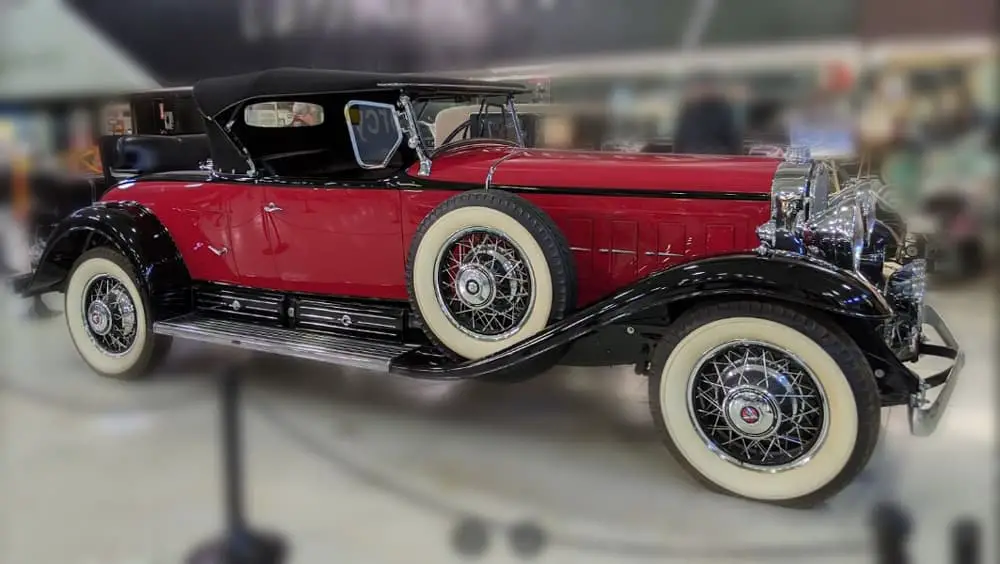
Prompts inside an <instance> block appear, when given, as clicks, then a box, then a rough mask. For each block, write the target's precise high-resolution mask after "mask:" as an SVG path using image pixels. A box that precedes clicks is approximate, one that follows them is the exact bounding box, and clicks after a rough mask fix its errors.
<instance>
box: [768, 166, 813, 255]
mask: <svg viewBox="0 0 1000 564" xmlns="http://www.w3.org/2000/svg"><path fill="white" fill-rule="evenodd" d="M811 170H812V164H810V163H800V162H788V161H786V162H783V163H781V164H779V165H778V168H777V170H775V172H774V179H773V180H772V181H771V218H770V221H768V223H765V224H764V225H761V226H760V227H759V228H758V229H757V236H758V237H760V240H761V243H763V244H764V245H768V246H771V247H774V246H775V244H776V240H775V238H776V236H777V235H778V234H779V233H782V232H793V231H795V230H796V229H798V228H799V227H800V226H801V225H802V222H803V221H804V219H805V218H806V217H807V215H808V210H807V209H806V199H807V198H808V196H809V174H810V171H811Z"/></svg>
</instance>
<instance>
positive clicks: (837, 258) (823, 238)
mask: <svg viewBox="0 0 1000 564" xmlns="http://www.w3.org/2000/svg"><path fill="white" fill-rule="evenodd" d="M873 227H874V224H873ZM865 229H866V228H865V223H864V219H863V217H862V213H861V208H860V206H858V205H857V203H856V202H854V201H853V200H852V199H850V198H845V199H844V200H842V201H839V202H835V203H834V202H831V205H830V206H829V207H827V208H826V209H825V210H823V211H822V212H820V213H818V214H816V215H815V216H814V217H813V218H811V219H810V220H809V221H808V222H807V223H806V225H805V227H804V229H803V230H802V232H803V242H804V243H805V245H806V247H807V248H811V249H815V250H816V251H817V252H818V253H819V254H820V256H822V257H823V258H825V259H826V260H828V261H830V262H832V263H833V264H835V265H837V266H839V267H841V268H847V269H850V270H858V269H859V268H860V267H861V254H862V253H863V252H864V249H865V244H866V242H867V241H866V230H865Z"/></svg>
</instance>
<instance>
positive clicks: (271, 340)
mask: <svg viewBox="0 0 1000 564" xmlns="http://www.w3.org/2000/svg"><path fill="white" fill-rule="evenodd" d="M153 332H154V333H156V334H157V335H167V336H170V337H175V338H178V339H190V340H194V341H201V342H203V343H209V344H213V345H223V346H230V347H238V348H241V349H248V350H253V351H258V352H263V353H269V354H276V355H281V356H290V357H295V358H302V359H305V360H313V361H316V362H324V363H327V364H335V365H337V366H346V367H351V368H359V369H362V370H373V371H377V372H388V371H389V365H390V363H391V362H392V359H394V358H396V357H397V356H399V355H401V354H404V353H407V352H409V351H411V350H413V349H415V348H417V346H416V345H404V344H400V343H392V342H385V341H374V340H364V339H357V338H345V337H340V336H334V335H324V334H320V333H313V332H308V331H297V330H292V329H284V328H281V327H266V326H262V325H255V324H252V323H242V322H238V321H228V320H223V319H214V318H211V317H206V316H203V315H198V314H190V315H185V316H182V317H178V318H174V319H170V320H167V321H158V322H156V323H154V324H153Z"/></svg>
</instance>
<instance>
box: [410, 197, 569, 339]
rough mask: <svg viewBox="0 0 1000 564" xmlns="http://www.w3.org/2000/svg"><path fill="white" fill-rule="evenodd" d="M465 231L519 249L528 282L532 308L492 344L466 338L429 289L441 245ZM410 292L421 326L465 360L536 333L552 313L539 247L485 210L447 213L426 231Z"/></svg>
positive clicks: (494, 212) (507, 220)
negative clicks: (489, 233)
mask: <svg viewBox="0 0 1000 564" xmlns="http://www.w3.org/2000/svg"><path fill="white" fill-rule="evenodd" d="M469 227H489V228H492V229H495V230H497V231H500V232H502V233H504V234H505V235H506V236H507V237H508V238H509V239H511V240H512V241H513V242H514V243H516V244H517V246H518V247H520V250H521V251H523V253H524V257H523V258H524V260H525V261H527V262H528V264H529V266H530V268H531V272H532V275H533V278H534V286H533V288H532V291H533V292H534V293H535V295H534V303H533V305H532V308H531V310H530V311H529V312H528V313H527V317H526V318H525V320H524V322H523V324H522V326H521V328H520V329H519V330H518V331H517V332H516V333H514V334H513V335H511V336H510V337H508V338H506V339H502V340H496V341H484V340H478V339H475V338H474V337H471V336H469V335H467V334H466V333H464V332H462V331H461V330H460V329H458V328H457V327H455V325H454V324H453V323H452V322H451V320H450V319H448V316H447V315H446V314H445V313H444V312H443V311H442V310H441V306H440V304H439V303H438V301H437V296H436V293H435V288H434V281H435V279H436V276H435V272H434V267H435V264H436V262H437V257H438V255H439V253H440V252H441V249H442V247H443V246H444V245H445V243H446V242H447V240H448V239H449V238H450V237H451V236H452V235H454V234H455V233H456V232H458V231H461V230H462V229H466V228H469ZM413 293H414V298H415V300H416V302H417V306H418V307H419V308H420V315H421V317H422V318H423V322H424V323H425V324H426V325H427V327H428V328H429V329H430V331H431V332H433V333H434V335H435V336H436V337H437V338H438V339H439V340H440V341H441V343H442V344H443V345H444V346H446V347H448V349H450V350H451V351H453V352H454V353H456V354H458V355H461V356H463V357H465V358H469V359H477V358H482V357H485V356H489V355H490V354H493V353H495V352H497V351H500V350H503V349H505V348H507V347H510V346H511V345H514V344H516V343H519V342H521V341H523V340H524V339H527V338H528V337H530V336H532V335H534V334H535V333H538V332H539V331H541V330H542V329H544V328H545V326H546V325H547V324H548V321H549V316H550V314H551V313H552V299H553V289H552V273H551V272H550V270H549V265H548V261H547V260H546V259H545V254H544V252H543V251H542V248H541V246H540V245H539V244H538V242H537V241H535V238H534V237H533V236H532V235H531V233H530V232H529V231H528V230H527V229H526V228H525V227H524V226H523V225H521V224H520V223H519V222H518V221H517V220H515V219H514V218H512V217H510V216H509V215H507V214H505V213H503V212H501V211H498V210H495V209H492V208H487V207H481V206H468V207H461V208H457V209H455V210H452V211H450V212H448V213H446V214H444V215H443V216H441V217H440V218H439V219H438V220H437V221H435V222H434V223H433V224H432V225H431V226H430V228H428V229H427V230H426V231H425V232H424V234H423V238H421V240H420V242H419V244H418V247H417V252H416V255H415V256H414V261H413Z"/></svg>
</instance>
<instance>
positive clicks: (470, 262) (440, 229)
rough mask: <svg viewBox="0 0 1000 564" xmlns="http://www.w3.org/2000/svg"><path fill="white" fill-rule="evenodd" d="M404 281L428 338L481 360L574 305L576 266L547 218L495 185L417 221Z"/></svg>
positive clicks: (457, 354)
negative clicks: (418, 222) (494, 187)
mask: <svg viewBox="0 0 1000 564" xmlns="http://www.w3.org/2000/svg"><path fill="white" fill-rule="evenodd" d="M406 282H407V289H408V291H409V297H410V302H411V304H412V306H413V311H414V315H415V316H416V317H417V320H418V322H419V324H420V326H421V327H422V328H423V330H424V332H425V333H426V334H427V336H428V338H429V339H430V340H431V341H433V342H434V344H436V345H438V346H439V347H440V348H441V349H442V350H443V351H444V352H446V353H449V354H450V355H452V356H454V357H456V358H463V359H478V358H483V357H486V356H489V355H491V354H493V353H495V352H498V351H501V350H503V349H505V348H507V347H510V346H511V345H514V344H516V343H518V342H521V341H523V340H524V339H527V338H528V337H531V336H532V335H534V334H536V333H538V332H539V331H541V330H542V329H544V328H545V327H546V326H548V325H549V324H550V323H552V322H555V321H558V320H560V319H562V318H564V317H565V316H566V315H567V314H568V313H569V312H570V311H571V310H572V308H573V307H575V305H576V283H577V279H576V269H575V267H574V264H573V256H572V255H571V254H570V249H569V245H568V244H567V243H566V238H565V237H564V236H563V234H562V231H560V230H559V228H558V227H557V226H556V225H555V223H554V222H553V221H552V219H551V218H550V217H549V216H548V215H546V214H545V212H543V211H542V210H540V209H539V208H538V207H537V206H535V205H534V204H532V203H531V202H529V201H527V200H525V199H524V198H521V197H519V196H516V195H514V194H510V193H508V192H503V191H498V190H489V191H487V190H474V191H469V192H464V193H462V194H459V195H457V196H454V197H452V198H449V199H448V200H445V201H444V202H443V203H441V205H439V206H438V207H437V208H435V209H434V210H433V211H432V212H431V213H430V214H428V216H427V217H426V218H424V220H423V221H422V222H421V223H420V227H419V228H418V229H417V232H416V234H415V235H414V238H413V242H412V244H411V247H410V255H409V260H408V263H407V269H406Z"/></svg>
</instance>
